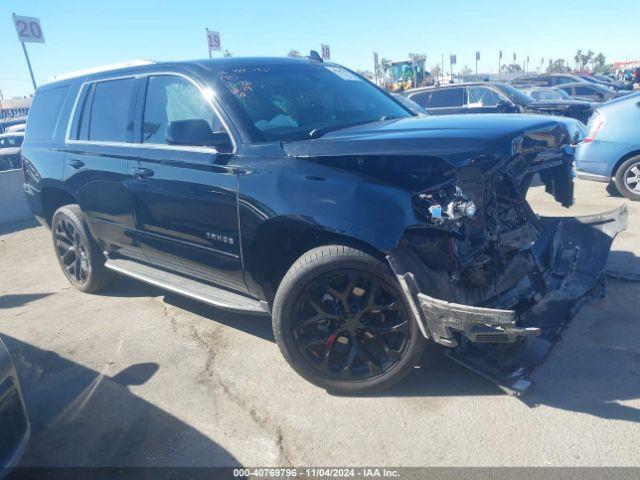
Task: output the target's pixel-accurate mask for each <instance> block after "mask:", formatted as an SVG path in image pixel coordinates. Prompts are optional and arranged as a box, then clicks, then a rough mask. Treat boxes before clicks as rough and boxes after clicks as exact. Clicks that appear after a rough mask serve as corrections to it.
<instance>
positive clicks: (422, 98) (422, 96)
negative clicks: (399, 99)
mask: <svg viewBox="0 0 640 480" xmlns="http://www.w3.org/2000/svg"><path fill="white" fill-rule="evenodd" d="M428 96H429V92H420V93H416V94H414V95H410V96H409V99H410V100H413V101H414V102H416V103H417V104H418V105H420V106H421V107H426V106H427V97H428Z"/></svg>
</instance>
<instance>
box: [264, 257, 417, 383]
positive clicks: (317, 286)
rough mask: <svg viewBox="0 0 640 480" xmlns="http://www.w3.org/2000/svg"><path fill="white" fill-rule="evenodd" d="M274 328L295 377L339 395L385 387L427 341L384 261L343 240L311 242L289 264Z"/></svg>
mask: <svg viewBox="0 0 640 480" xmlns="http://www.w3.org/2000/svg"><path fill="white" fill-rule="evenodd" d="M273 331H274V335H275V338H276V343H277V344H278V347H279V348H280V351H281V352H282V354H283V356H284V358H285V359H286V360H287V362H288V363H289V365H290V366H291V367H292V368H293V369H294V370H295V371H296V372H297V373H298V374H300V376H302V377H303V378H304V379H306V380H307V381H309V382H311V383H313V384H315V385H317V386H319V387H322V388H324V389H326V390H329V391H332V392H336V393H344V394H356V393H361V392H367V391H371V390H380V389H384V388H388V387H390V386H391V385H393V384H395V383H396V382H398V381H400V380H401V379H402V378H404V377H405V376H406V375H407V374H409V373H410V372H411V371H412V370H413V368H414V367H415V365H416V364H417V363H418V362H419V361H420V359H421V357H422V354H423V352H424V348H425V345H426V341H425V339H424V338H423V337H422V334H421V332H420V329H419V327H418V325H417V323H416V321H415V319H414V318H413V317H412V316H411V313H410V308H409V306H408V305H407V303H406V300H405V298H404V295H403V294H402V290H401V288H400V285H399V284H398V282H397V279H396V277H395V276H394V275H393V273H392V272H391V270H390V269H389V267H388V266H387V265H386V264H385V263H383V262H381V261H380V260H378V259H377V258H375V257H373V256H371V255H369V254H367V253H365V252H363V251H361V250H357V249H355V248H351V247H347V246H343V245H328V246H322V247H318V248H314V249H312V250H310V251H308V252H307V253H305V254H304V255H302V256H301V257H300V258H299V259H298V260H297V261H296V262H295V263H294V264H293V265H292V266H291V268H290V269H289V271H288V272H287V273H286V275H285V276H284V279H283V280H282V282H281V283H280V286H279V288H278V291H277V293H276V296H275V299H274V304H273Z"/></svg>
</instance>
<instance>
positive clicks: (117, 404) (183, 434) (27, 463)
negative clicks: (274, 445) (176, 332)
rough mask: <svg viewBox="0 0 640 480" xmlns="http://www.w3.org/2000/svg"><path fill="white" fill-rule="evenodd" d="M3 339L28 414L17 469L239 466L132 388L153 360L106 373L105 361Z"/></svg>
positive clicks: (148, 374) (151, 372)
mask: <svg viewBox="0 0 640 480" xmlns="http://www.w3.org/2000/svg"><path fill="white" fill-rule="evenodd" d="M2 340H3V341H4V343H5V344H6V346H7V348H8V349H9V351H10V353H11V356H12V358H13V360H14V363H15V366H16V370H17V373H18V377H19V379H20V383H21V386H22V391H23V394H24V397H25V403H26V405H27V411H28V414H29V418H30V421H31V429H32V433H31V440H30V442H29V447H28V449H27V451H26V453H25V455H24V457H23V459H22V462H21V463H20V468H21V469H25V468H26V469H28V468H32V467H47V468H50V467H68V466H74V467H103V466H144V467H161V466H170V467H175V466H181V467H195V466H227V467H233V466H239V463H238V461H237V460H236V459H235V458H234V457H233V456H232V455H231V454H230V453H229V452H227V451H226V450H225V449H223V448H222V447H221V446H220V445H218V444H217V443H216V442H214V441H213V440H211V439H210V438H208V437H206V436H204V435H203V434H201V433H200V432H199V431H197V430H196V429H194V428H193V427H191V426H189V425H188V424H186V423H184V422H182V421H181V420H178V419H177V418H175V417H174V416H172V415H170V414H169V413H167V412H165V411H163V410H161V409H160V408H158V407H156V406H154V405H153V404H151V403H149V402H147V401H146V400H143V399H142V398H140V397H138V396H136V395H134V394H133V393H132V392H131V390H130V388H129V387H131V386H135V385H142V384H144V383H146V382H147V381H149V380H150V379H151V378H152V377H153V375H154V374H155V373H156V371H157V370H158V365H157V364H156V363H140V364H135V365H131V366H129V367H127V368H125V369H124V370H122V371H120V372H119V373H116V374H111V372H110V371H109V370H108V367H105V371H103V372H98V371H95V370H92V369H89V368H87V367H84V366H82V365H79V364H77V363H74V362H73V361H70V360H68V359H66V358H63V357H61V356H59V355H58V354H57V353H55V352H52V351H48V350H43V349H41V348H38V347H35V346H33V345H30V344H27V343H25V342H22V341H20V340H18V339H15V338H12V337H9V336H7V335H2ZM24 472H27V473H28V472H29V470H24ZM16 476H17V477H18V478H22V477H21V472H20V471H18V472H17V474H16ZM34 478H35V477H34ZM46 478H51V477H48V476H47V477H46ZM148 478H155V477H154V476H152V477H148ZM178 478H179V477H178Z"/></svg>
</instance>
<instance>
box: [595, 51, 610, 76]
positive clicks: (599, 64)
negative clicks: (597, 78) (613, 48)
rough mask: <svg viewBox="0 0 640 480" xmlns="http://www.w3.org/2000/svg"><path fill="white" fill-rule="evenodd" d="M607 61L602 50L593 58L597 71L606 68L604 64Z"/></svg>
mask: <svg viewBox="0 0 640 480" xmlns="http://www.w3.org/2000/svg"><path fill="white" fill-rule="evenodd" d="M606 62H607V59H606V57H605V56H604V55H603V54H602V52H600V53H599V54H598V55H596V56H595V57H594V59H593V66H594V70H595V71H601V70H603V69H604V64H605V63H606Z"/></svg>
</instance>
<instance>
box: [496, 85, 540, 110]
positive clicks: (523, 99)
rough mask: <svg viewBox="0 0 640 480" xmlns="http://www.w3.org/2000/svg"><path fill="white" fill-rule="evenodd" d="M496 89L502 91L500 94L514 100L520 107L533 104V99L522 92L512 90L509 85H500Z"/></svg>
mask: <svg viewBox="0 0 640 480" xmlns="http://www.w3.org/2000/svg"><path fill="white" fill-rule="evenodd" d="M498 88H500V90H502V92H503V93H504V94H505V95H507V96H508V97H510V98H511V100H514V101H515V103H517V104H520V105H529V104H530V103H531V102H533V101H534V100H533V98H531V97H530V96H529V95H527V94H526V93H524V92H523V91H522V90H518V89H517V88H513V87H512V86H511V85H507V84H505V83H501V84H499V85H498Z"/></svg>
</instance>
